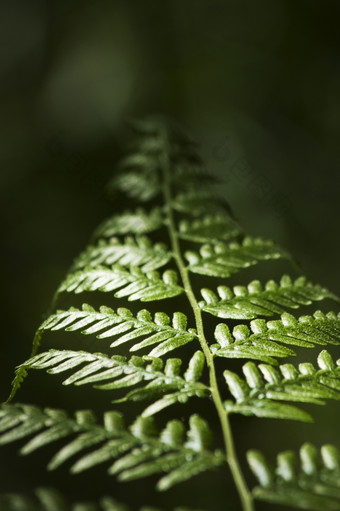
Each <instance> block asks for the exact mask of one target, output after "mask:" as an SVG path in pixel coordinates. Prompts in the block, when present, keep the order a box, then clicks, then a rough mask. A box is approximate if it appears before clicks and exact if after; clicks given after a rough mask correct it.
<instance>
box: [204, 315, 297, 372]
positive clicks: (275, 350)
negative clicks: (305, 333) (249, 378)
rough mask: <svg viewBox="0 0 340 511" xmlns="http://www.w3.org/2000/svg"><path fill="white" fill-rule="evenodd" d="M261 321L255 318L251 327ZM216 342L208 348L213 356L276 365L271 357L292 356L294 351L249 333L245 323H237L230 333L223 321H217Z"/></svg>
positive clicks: (254, 326)
mask: <svg viewBox="0 0 340 511" xmlns="http://www.w3.org/2000/svg"><path fill="white" fill-rule="evenodd" d="M259 321H263V320H260V319H256V320H254V321H252V322H251V327H252V328H253V329H255V328H256V325H254V323H255V322H259ZM214 335H215V339H216V341H217V344H212V345H211V346H210V350H211V352H212V353H213V355H214V356H217V357H223V358H241V359H242V358H246V359H250V360H260V361H262V362H267V363H268V364H272V365H277V364H278V362H277V361H276V360H275V358H273V357H277V358H282V357H289V356H294V355H295V352H294V351H292V350H291V349H289V348H286V347H285V346H280V345H279V344H277V343H276V342H274V341H271V340H269V339H266V338H262V337H261V336H260V335H259V336H258V335H256V334H250V331H249V328H248V327H247V325H237V326H235V327H234V329H233V332H232V334H231V332H230V330H229V327H228V326H227V325H226V324H225V323H219V324H218V325H217V326H216V328H215V334H214Z"/></svg>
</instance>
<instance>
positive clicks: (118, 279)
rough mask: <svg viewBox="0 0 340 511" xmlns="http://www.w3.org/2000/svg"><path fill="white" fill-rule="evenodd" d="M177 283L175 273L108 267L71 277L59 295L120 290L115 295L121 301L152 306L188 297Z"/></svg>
mask: <svg viewBox="0 0 340 511" xmlns="http://www.w3.org/2000/svg"><path fill="white" fill-rule="evenodd" d="M177 280H178V278H177V274H176V272H175V271H173V270H166V271H165V272H164V273H163V275H162V277H161V276H160V274H159V273H158V272H157V271H150V272H146V273H143V272H142V270H141V269H140V268H138V267H131V268H130V270H127V269H126V268H124V267H123V266H121V265H118V264H117V265H114V266H112V267H111V268H110V269H109V268H105V266H103V267H100V266H98V267H96V268H91V267H87V268H84V269H83V270H79V271H77V272H75V273H71V274H69V275H68V276H67V277H66V279H65V280H64V282H63V283H62V284H61V286H60V287H59V290H58V293H61V292H67V293H76V294H78V293H83V292H85V291H102V292H105V293H109V292H111V291H114V290H116V289H119V291H117V292H116V293H115V295H114V296H115V297H117V298H123V297H128V300H129V301H135V300H140V301H141V302H151V301H153V300H164V299H166V298H172V297H174V296H178V295H180V294H182V293H184V289H183V287H182V286H179V285H178V284H177Z"/></svg>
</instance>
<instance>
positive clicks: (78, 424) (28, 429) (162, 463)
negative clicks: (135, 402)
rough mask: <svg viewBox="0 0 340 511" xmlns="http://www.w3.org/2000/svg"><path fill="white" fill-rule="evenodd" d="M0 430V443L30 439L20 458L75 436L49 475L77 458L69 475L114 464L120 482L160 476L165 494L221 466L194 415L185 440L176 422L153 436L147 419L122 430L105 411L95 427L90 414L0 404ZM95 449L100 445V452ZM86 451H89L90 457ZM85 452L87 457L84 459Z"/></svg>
mask: <svg viewBox="0 0 340 511" xmlns="http://www.w3.org/2000/svg"><path fill="white" fill-rule="evenodd" d="M0 431H1V432H2V435H1V436H0V444H7V443H10V442H14V441H16V440H21V439H23V438H25V437H27V436H30V435H33V434H34V435H35V436H33V437H32V438H31V439H30V440H29V441H28V443H27V444H25V445H24V446H23V447H22V448H21V449H20V453H21V454H23V455H26V454H29V453H31V452H33V451H35V450H36V449H38V448H40V447H42V446H44V445H47V444H50V443H51V442H54V441H57V440H61V439H62V438H65V437H68V436H70V435H74V434H77V437H76V438H75V439H73V440H71V442H70V443H68V444H67V445H66V446H64V447H63V448H62V449H60V450H59V451H58V452H57V453H56V454H55V455H54V456H53V458H52V460H51V461H50V462H49V464H48V469H49V470H53V469H56V468H57V467H59V466H60V465H62V464H63V463H65V462H66V461H67V460H69V458H71V457H74V456H76V455H77V456H81V457H80V458H79V459H78V460H77V461H76V462H75V463H73V465H72V466H71V472H72V473H79V472H82V471H84V470H88V469H91V468H93V467H94V466H96V465H98V464H100V463H104V462H107V461H112V460H113V459H116V461H115V462H114V463H113V465H111V466H110V467H109V469H108V473H109V474H115V475H118V480H120V481H131V480H134V479H140V478H144V477H147V476H149V475H152V474H159V473H165V474H166V475H163V477H161V479H160V480H159V481H158V483H157V488H158V489H159V490H167V489H168V488H170V487H171V486H173V485H175V484H177V483H179V482H182V481H185V480H187V479H190V478H191V477H193V476H195V475H197V474H199V473H200V472H204V471H206V470H210V469H213V468H214V467H217V466H219V465H221V464H222V463H223V462H224V456H223V453H221V452H220V451H211V450H209V447H210V445H211V432H210V430H209V428H208V425H207V423H206V422H205V421H204V420H203V419H202V418H201V417H199V415H192V416H191V417H190V420H189V429H188V430H187V433H186V436H184V435H185V431H184V426H183V424H182V422H181V421H178V420H172V421H169V422H168V423H167V425H166V427H165V428H164V429H163V430H162V431H161V432H160V433H158V432H157V430H156V428H155V425H154V423H153V421H152V418H151V417H137V419H136V420H135V422H134V423H133V424H132V425H131V426H130V428H128V429H127V428H125V427H124V424H123V422H122V416H121V414H120V413H118V412H115V411H110V412H106V413H105V414H104V424H103V425H100V424H97V423H96V422H95V418H94V416H93V414H92V412H91V411H89V410H85V411H84V410H82V411H79V412H76V414H75V418H74V419H73V418H69V417H68V416H67V415H66V413H65V412H63V411H61V410H53V409H45V410H42V409H40V408H38V407H35V406H30V405H19V404H17V405H3V406H2V409H1V411H0ZM98 444H101V445H100V447H99V448H97V446H98ZM95 446H96V447H95ZM90 448H91V449H94V450H92V451H91V452H89V449H90ZM84 450H86V454H83V451H84Z"/></svg>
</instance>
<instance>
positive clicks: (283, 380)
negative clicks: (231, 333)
mask: <svg viewBox="0 0 340 511" xmlns="http://www.w3.org/2000/svg"><path fill="white" fill-rule="evenodd" d="M317 362H318V366H319V370H318V371H317V370H316V369H315V367H314V366H313V365H312V364H310V363H301V364H300V365H299V369H298V370H297V369H296V368H295V367H294V366H293V365H292V364H284V365H281V366H280V368H279V369H280V372H279V371H278V370H277V369H275V368H274V367H273V366H272V365H269V364H260V365H259V366H256V365H255V364H254V363H253V362H247V363H246V364H245V365H244V366H243V368H242V370H243V373H244V376H245V380H244V379H242V378H240V377H239V376H238V375H237V374H236V373H234V372H232V371H229V370H225V371H224V373H223V374H224V377H225V380H226V383H227V385H228V388H229V390H230V392H231V394H232V395H233V397H234V399H235V403H234V402H232V401H227V402H226V403H225V407H226V410H227V412H228V413H241V414H243V415H255V416H257V417H268V418H276V419H295V420H301V421H305V422H310V421H311V420H312V418H311V416H310V415H309V414H308V413H306V412H304V411H302V410H299V409H298V408H296V407H293V406H290V405H286V404H285V403H281V401H296V402H300V403H314V404H318V405H322V404H324V399H337V400H339V399H340V371H339V369H338V367H336V365H335V364H334V362H333V360H332V358H331V356H330V355H329V353H328V352H327V351H326V350H323V351H322V352H321V353H320V354H319V356H318V361H317ZM337 365H338V366H339V365H340V360H338V361H337ZM280 373H281V374H280Z"/></svg>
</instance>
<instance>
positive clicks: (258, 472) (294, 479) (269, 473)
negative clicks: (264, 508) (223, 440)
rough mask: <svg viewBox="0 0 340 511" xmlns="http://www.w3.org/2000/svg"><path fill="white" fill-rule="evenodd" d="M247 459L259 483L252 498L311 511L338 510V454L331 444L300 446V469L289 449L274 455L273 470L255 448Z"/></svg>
mask: <svg viewBox="0 0 340 511" xmlns="http://www.w3.org/2000/svg"><path fill="white" fill-rule="evenodd" d="M248 461H249V464H250V467H251V469H252V471H253V472H254V474H255V476H256V477H257V479H258V482H259V483H260V485H259V486H257V487H256V488H255V489H254V496H255V498H256V499H259V500H265V501H268V502H271V503H277V504H287V505H289V506H294V507H297V508H299V509H308V510H313V511H325V510H327V511H338V510H339V508H340V488H339V480H340V455H339V451H338V450H337V449H336V448H335V447H334V446H333V445H329V444H327V445H324V446H322V448H321V450H320V454H319V453H318V451H317V449H316V448H315V447H314V446H313V445H311V444H308V443H306V444H304V445H303V446H302V447H301V449H300V468H299V467H298V463H297V458H296V455H295V453H294V452H293V451H285V452H281V453H280V454H279V455H278V456H277V468H276V470H275V471H274V470H273V469H272V468H271V467H270V466H269V465H268V463H267V461H266V459H265V458H264V457H263V455H262V454H261V453H260V452H258V451H249V452H248Z"/></svg>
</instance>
